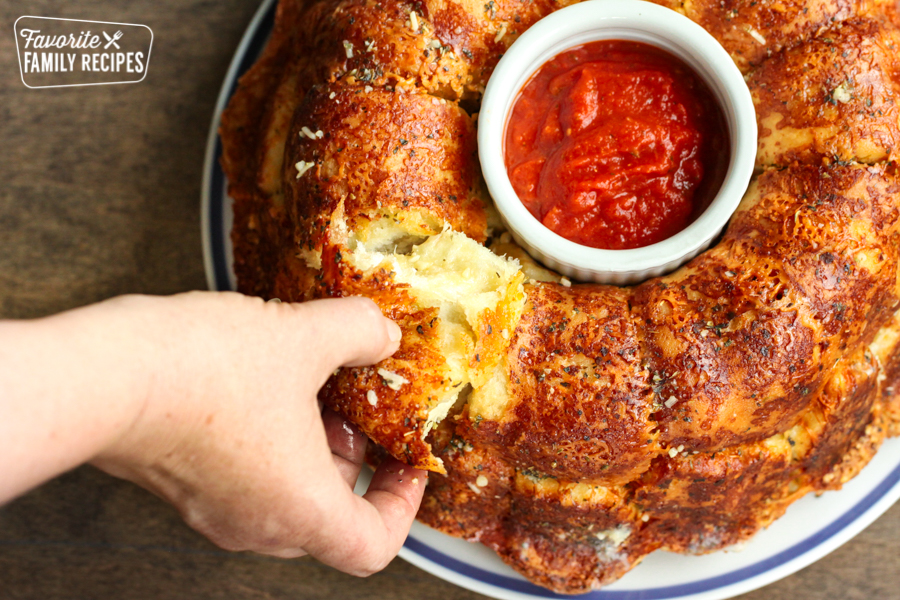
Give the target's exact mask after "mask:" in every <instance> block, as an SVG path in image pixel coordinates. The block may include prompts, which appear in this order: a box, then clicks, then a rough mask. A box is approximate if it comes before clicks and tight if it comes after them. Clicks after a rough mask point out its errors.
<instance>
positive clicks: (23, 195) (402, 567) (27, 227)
mask: <svg viewBox="0 0 900 600" xmlns="http://www.w3.org/2000/svg"><path fill="white" fill-rule="evenodd" d="M256 8H257V3H256V2H255V1H253V0H215V1H213V0H182V1H177V0H140V1H137V0H135V1H132V2H112V1H110V0H91V1H88V0H70V1H68V2H65V3H63V2H58V1H56V2H54V1H49V0H47V1H25V2H3V3H2V4H0V77H2V80H0V248H2V250H0V317H4V318H29V317H38V316H41V315H47V314H51V313H54V312H58V311H61V310H65V309H68V308H72V307H76V306H80V305H83V304H87V303H90V302H94V301H97V300H101V299H103V298H107V297H109V296H114V295H117V294H124V293H129V292H139V293H149V294H171V293H174V292H179V291H183V290H189V289H198V288H204V287H205V279H204V274H203V261H202V255H201V246H200V220H199V199H200V180H201V167H202V164H203V153H204V146H205V141H206V135H207V131H208V128H209V124H210V118H211V116H212V111H213V105H214V103H215V99H216V96H217V94H218V92H219V87H220V85H221V83H222V79H223V77H224V75H225V70H226V68H227V66H228V63H229V61H230V60H231V56H232V54H233V52H234V50H235V48H236V46H237V44H238V41H239V39H240V36H241V34H242V33H243V31H244V28H245V27H246V25H247V23H248V22H249V20H250V18H251V16H252V14H253V12H254V11H255V9H256ZM26 14H27V15H39V16H51V17H68V18H79V19H93V20H103V21H118V22H126V23H143V24H146V25H148V26H150V27H151V28H152V29H153V32H154V34H155V40H154V45H153V53H152V57H151V59H150V66H149V72H148V76H147V78H146V79H145V80H144V81H143V82H142V83H139V84H134V85H122V86H101V87H93V88H71V89H44V90H30V89H27V88H25V86H24V85H22V82H21V81H20V79H19V69H18V65H17V58H16V49H15V46H14V39H13V23H14V21H15V20H16V18H18V17H19V16H21V15H26ZM0 476H2V474H0ZM651 576H652V574H651ZM360 597H365V598H368V599H370V600H388V599H390V600H394V599H431V598H434V599H438V598H440V599H441V600H455V599H460V600H462V599H473V598H481V596H479V595H478V594H474V593H471V592H468V591H466V590H463V589H461V588H458V587H455V586H454V585H451V584H449V583H445V582H443V581H441V580H439V579H437V578H435V577H433V576H431V575H429V574H427V573H425V572H423V571H420V570H418V569H417V568H415V567H413V566H411V565H409V564H406V563H405V562H403V561H402V560H399V559H398V560H395V561H394V562H393V563H392V564H391V565H390V566H389V567H388V568H387V569H386V570H385V571H384V572H382V573H379V574H377V575H375V576H373V577H371V578H369V579H356V578H353V577H350V576H348V575H344V574H342V573H339V572H337V571H335V570H333V569H331V568H328V567H325V566H322V565H321V564H319V563H317V562H315V561H314V560H310V559H300V560H295V561H285V560H277V559H270V558H264V557H259V556H255V555H251V554H243V553H242V554H230V553H227V552H223V551H220V550H218V549H217V548H215V547H214V546H213V545H211V544H210V543H208V542H206V541H205V540H204V539H203V538H201V537H200V536H199V535H197V534H195V533H194V532H193V531H191V530H190V529H188V528H187V527H186V526H185V525H183V524H182V523H181V521H180V520H179V518H178V516H177V514H176V513H175V512H174V510H172V509H171V508H170V507H169V506H167V505H165V504H164V503H162V502H161V501H159V500H158V499H156V498H155V497H153V496H151V495H150V494H148V493H146V492H144V491H143V490H141V489H139V488H136V487H134V486H132V485H130V484H128V483H123V482H120V481H117V480H114V479H112V478H110V477H107V476H105V475H103V474H101V473H99V472H98V471H95V470H93V469H90V468H81V469H78V470H76V471H74V472H71V473H69V474H66V475H64V476H63V477H60V478H58V479H57V480H55V481H52V482H50V483H48V484H46V485H44V486H43V487H41V488H39V489H37V490H34V491H32V492H31V493H29V494H27V495H25V496H24V497H22V498H19V499H18V500H16V501H14V502H12V503H11V504H9V505H7V506H6V507H4V508H2V509H0V599H4V600H5V599H29V600H31V599H33V600H56V599H69V598H73V599H74V598H77V599H95V598H96V599H113V598H114V599H131V598H134V599H140V600H155V599H174V598H190V599H192V600H207V599H210V600H211V599H219V598H222V599H226V598H227V599H230V600H251V599H282V598H284V599H288V598H290V599H300V598H303V599H305V598H309V599H318V598H360ZM742 598H744V600H763V599H765V600H788V599H789V600H820V599H826V598H827V599H838V598H840V599H870V598H873V599H874V598H900V506H895V507H894V508H892V509H891V510H889V511H888V512H887V514H885V515H884V516H883V517H881V518H880V519H879V520H878V521H876V522H875V523H874V524H873V525H872V526H870V527H869V528H868V529H867V530H866V531H864V532H863V533H862V534H860V535H859V536H858V537H856V538H855V539H854V540H852V541H851V542H849V543H848V544H846V545H845V546H843V547H842V548H840V549H839V550H837V551H836V552H834V553H833V554H831V555H830V556H828V557H826V558H825V559H823V560H821V561H819V562H818V563H816V564H814V565H812V566H810V567H808V568H806V569H804V570H803V571H801V572H799V573H797V574H795V575H793V576H791V577H788V578H787V579H784V580H782V581H780V582H778V583H775V584H773V585H770V586H768V587H766V588H764V589H762V590H758V591H756V592H754V593H751V594H748V595H746V596H743V597H742Z"/></svg>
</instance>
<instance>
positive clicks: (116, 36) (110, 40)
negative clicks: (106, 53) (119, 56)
mask: <svg viewBox="0 0 900 600" xmlns="http://www.w3.org/2000/svg"><path fill="white" fill-rule="evenodd" d="M123 35H125V34H124V33H122V32H121V31H117V32H116V33H115V34H113V36H112V37H109V35H108V34H107V33H106V32H105V31H104V32H103V37H105V38H106V45H105V46H103V49H104V50H106V49H107V48H109V47H110V46H115V47H116V50H121V48H119V45H118V44H117V43H116V42H117V41H118V40H119V39H121V37H122V36H123Z"/></svg>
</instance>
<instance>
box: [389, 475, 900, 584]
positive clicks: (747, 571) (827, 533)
mask: <svg viewBox="0 0 900 600" xmlns="http://www.w3.org/2000/svg"><path fill="white" fill-rule="evenodd" d="M898 482H900V465H898V466H897V467H896V468H895V469H894V470H893V471H891V473H890V474H889V475H888V476H887V477H885V478H884V480H882V482H881V483H880V484H879V485H878V486H877V487H876V488H875V489H873V490H872V491H871V492H869V493H868V494H867V495H866V496H865V498H863V499H862V500H860V501H859V502H858V503H857V504H856V505H855V506H854V507H853V508H851V509H850V510H848V511H847V512H845V513H844V514H843V515H841V516H840V517H839V518H837V519H835V520H834V521H833V522H832V523H831V524H829V525H828V526H826V527H824V528H822V529H820V530H819V531H818V532H817V533H815V534H813V535H811V536H809V537H808V538H806V539H805V540H803V541H801V542H798V543H797V544H794V545H793V546H791V547H790V548H788V549H786V550H783V551H782V552H779V553H778V554H775V555H774V556H771V557H769V558H767V559H765V560H761V561H759V562H758V563H756V564H753V565H750V566H747V567H744V568H741V569H737V570H735V571H731V572H730V573H725V574H723V575H718V576H716V577H710V578H708V579H701V580H698V581H692V582H691V583H686V584H683V585H673V586H667V587H661V588H646V589H642V590H599V591H596V592H589V593H587V594H582V595H579V596H575V597H577V598H590V599H591V600H664V599H668V598H679V597H682V596H690V595H691V594H699V593H701V592H708V591H710V590H714V589H717V588H721V587H725V586H728V585H733V584H735V583H739V582H741V581H744V580H746V579H749V578H751V577H755V576H757V575H760V574H762V573H765V572H766V571H769V570H771V569H774V568H775V567H778V566H780V565H782V564H784V563H786V562H788V561H790V560H793V559H795V558H797V557H799V556H801V555H803V554H805V553H807V552H809V551H810V550H812V549H814V548H816V547H817V546H819V545H821V544H822V543H824V542H825V541H827V540H828V539H830V538H831V537H833V536H835V535H837V534H838V533H840V532H841V531H842V530H843V529H844V528H845V527H847V526H848V525H850V524H851V523H853V522H854V521H856V520H857V519H858V518H859V517H861V516H862V515H863V514H864V513H865V512H866V511H867V510H869V509H870V508H871V507H872V506H873V505H874V504H875V503H876V502H878V501H879V500H880V499H881V498H882V497H883V496H884V495H885V494H887V493H888V492H889V491H890V490H891V489H892V488H893V487H894V486H895V485H897V483H898ZM404 545H405V546H406V547H407V548H409V549H410V550H412V551H413V552H415V553H416V554H418V555H420V556H422V557H423V558H425V559H427V560H430V561H432V562H434V563H437V564H439V565H441V566H443V567H446V568H448V569H452V570H453V571H456V572H457V573H459V574H460V575H464V576H466V577H470V578H472V579H475V580H478V581H481V582H483V583H486V584H488V585H493V586H495V587H499V588H504V589H507V590H511V591H514V592H519V593H522V594H529V595H531V596H537V597H541V598H572V597H573V596H571V595H561V594H555V593H553V592H551V591H549V590H546V589H544V588H541V587H538V586H536V585H534V584H531V583H528V582H527V581H522V580H520V579H514V578H512V577H507V576H505V575H498V574H496V573H492V572H490V571H485V570H484V569H479V568H478V567H475V566H472V565H469V564H467V563H464V562H462V561H459V560H456V559H455V558H453V557H452V556H448V555H446V554H444V553H442V552H440V551H438V550H435V549H434V548H432V547H430V546H428V545H426V544H423V543H422V542H420V541H419V540H416V539H414V538H412V537H409V538H407V540H406V543H405V544H404Z"/></svg>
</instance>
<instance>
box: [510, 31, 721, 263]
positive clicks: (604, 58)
mask: <svg viewBox="0 0 900 600" xmlns="http://www.w3.org/2000/svg"><path fill="white" fill-rule="evenodd" d="M729 152H730V150H729V143H728V134H727V126H726V123H725V119H724V116H723V114H722V111H721V109H720V108H719V106H718V104H717V103H716V101H715V98H714V96H713V94H712V92H711V91H710V90H709V88H708V87H707V86H706V84H705V83H704V82H703V81H702V80H701V79H700V78H699V77H698V76H697V75H696V74H695V73H694V72H693V71H692V70H691V68H690V67H688V66H687V65H686V64H684V63H683V62H682V61H681V60H679V59H678V58H676V57H674V56H672V55H671V54H669V53H668V52H666V51H664V50H661V49H659V48H656V47H654V46H650V45H648V44H643V43H639V42H627V41H619V40H604V41H599V42H592V43H589V44H585V45H583V46H578V47H575V48H572V49H570V50H567V51H565V52H563V53H561V54H559V55H557V56H556V57H554V58H553V59H551V60H550V61H548V62H547V63H545V64H544V65H543V66H542V67H541V68H540V69H539V70H538V71H537V73H535V75H534V76H533V77H532V78H531V79H530V80H529V81H528V83H526V84H525V86H524V88H523V89H522V91H521V92H520V94H519V97H518V98H517V99H516V102H515V104H514V106H513V109H512V113H511V114H510V118H509V121H508V124H507V126H506V147H505V153H506V154H505V160H506V169H507V172H508V173H509V178H510V181H511V183H512V185H513V188H514V189H515V191H516V194H518V196H519V199H520V200H521V201H522V203H523V204H524V205H525V206H526V207H527V208H528V210H529V211H530V212H531V214H533V215H534V216H535V217H536V218H537V219H538V220H539V221H541V222H542V223H543V224H544V225H545V226H546V227H548V228H550V229H551V230H553V231H555V232H556V233H558V234H559V235H561V236H563V237H565V238H567V239H569V240H571V241H573V242H577V243H579V244H583V245H585V246H592V247H594V248H607V249H625V248H639V247H642V246H648V245H650V244H654V243H656V242H659V241H662V240H664V239H666V238H668V237H671V236H672V235H674V234H676V233H678V232H679V231H681V230H682V229H684V228H685V227H687V226H688V225H689V224H690V223H691V222H692V221H693V220H694V219H696V218H697V217H698V216H699V215H700V214H701V213H702V212H703V210H705V209H706V207H707V206H708V205H709V202H710V201H711V200H712V198H713V197H714V196H715V194H716V192H717V191H718V188H719V187H720V186H721V183H722V180H723V179H724V176H725V170H726V168H727V165H728V160H729Z"/></svg>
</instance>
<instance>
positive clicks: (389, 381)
mask: <svg viewBox="0 0 900 600" xmlns="http://www.w3.org/2000/svg"><path fill="white" fill-rule="evenodd" d="M378 374H379V375H381V378H382V379H384V383H385V385H387V386H388V387H389V388H391V389H392V390H394V391H395V392H396V391H398V390H399V389H400V387H401V386H402V385H403V384H404V383H409V380H408V379H406V378H405V377H403V376H401V375H398V374H396V373H394V372H393V371H388V370H387V369H378Z"/></svg>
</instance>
